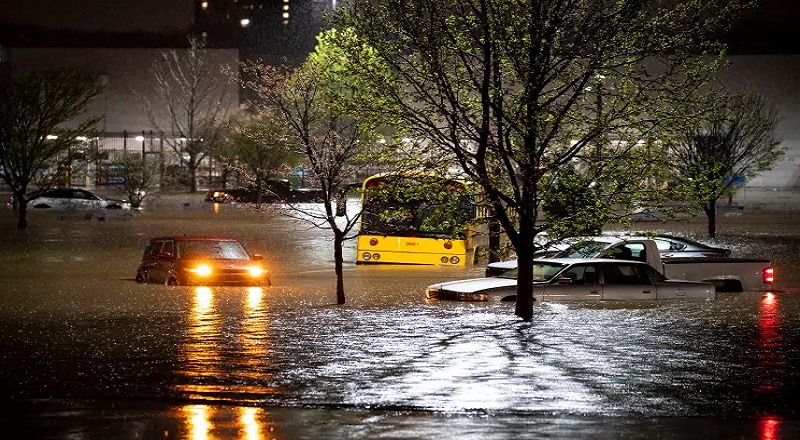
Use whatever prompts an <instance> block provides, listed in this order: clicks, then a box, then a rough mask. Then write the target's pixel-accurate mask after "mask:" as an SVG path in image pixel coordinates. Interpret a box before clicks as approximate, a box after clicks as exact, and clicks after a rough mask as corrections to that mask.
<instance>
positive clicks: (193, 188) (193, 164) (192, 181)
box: [187, 154, 198, 193]
mask: <svg viewBox="0 0 800 440" xmlns="http://www.w3.org/2000/svg"><path fill="white" fill-rule="evenodd" d="M195 159H196V155H194V154H189V163H188V164H187V168H189V192H191V193H196V192H197V165H198V163H197V160H195Z"/></svg>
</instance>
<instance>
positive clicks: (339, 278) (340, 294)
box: [333, 229, 345, 305]
mask: <svg viewBox="0 0 800 440" xmlns="http://www.w3.org/2000/svg"><path fill="white" fill-rule="evenodd" d="M343 245H344V234H343V233H342V232H341V231H339V230H338V229H334V231H333V259H334V261H335V264H336V304H339V305H341V304H344V303H345V299H344V270H343V266H344V257H343V256H342V246H343Z"/></svg>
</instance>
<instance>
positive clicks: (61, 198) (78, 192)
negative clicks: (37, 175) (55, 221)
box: [28, 188, 131, 210]
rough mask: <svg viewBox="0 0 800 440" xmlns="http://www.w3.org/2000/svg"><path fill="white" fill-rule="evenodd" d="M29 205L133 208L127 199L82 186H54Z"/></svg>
mask: <svg viewBox="0 0 800 440" xmlns="http://www.w3.org/2000/svg"><path fill="white" fill-rule="evenodd" d="M28 206H29V207H30V208H33V209H75V210H92V209H131V204H130V202H128V201H127V200H116V199H107V198H105V197H101V196H99V195H97V194H95V193H93V192H91V191H88V190H85V189H80V188H54V189H50V190H47V191H45V192H44V193H42V195H40V196H39V197H36V198H35V199H32V200H31V201H30V202H29V204H28Z"/></svg>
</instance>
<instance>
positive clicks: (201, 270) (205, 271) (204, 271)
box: [189, 264, 211, 277]
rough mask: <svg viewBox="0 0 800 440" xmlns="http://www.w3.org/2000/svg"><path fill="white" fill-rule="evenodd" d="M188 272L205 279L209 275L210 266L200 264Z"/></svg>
mask: <svg viewBox="0 0 800 440" xmlns="http://www.w3.org/2000/svg"><path fill="white" fill-rule="evenodd" d="M189 272H192V273H193V274H195V275H199V276H201V277H207V276H209V275H211V266H207V265H205V264H201V265H200V266H197V267H193V268H191V269H189Z"/></svg>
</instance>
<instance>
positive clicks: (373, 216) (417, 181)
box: [357, 174, 475, 265]
mask: <svg viewBox="0 0 800 440" xmlns="http://www.w3.org/2000/svg"><path fill="white" fill-rule="evenodd" d="M361 203H362V214H361V224H360V225H359V237H358V244H357V250H358V259H357V262H359V263H378V262H380V263H407V264H440V265H441V264H447V265H452V264H458V265H463V264H464V262H465V260H466V259H467V256H466V253H467V252H468V251H471V249H470V248H471V243H470V233H469V227H470V223H471V222H472V220H474V219H475V214H474V204H473V196H472V195H471V193H470V191H469V187H468V185H466V184H465V183H464V182H461V181H458V180H455V179H451V178H447V177H442V176H435V175H429V174H425V175H420V174H412V175H405V174H403V175H400V174H382V175H376V176H372V177H369V178H367V179H366V180H365V181H364V184H363V186H362V199H361ZM390 237H391V239H390Z"/></svg>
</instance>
